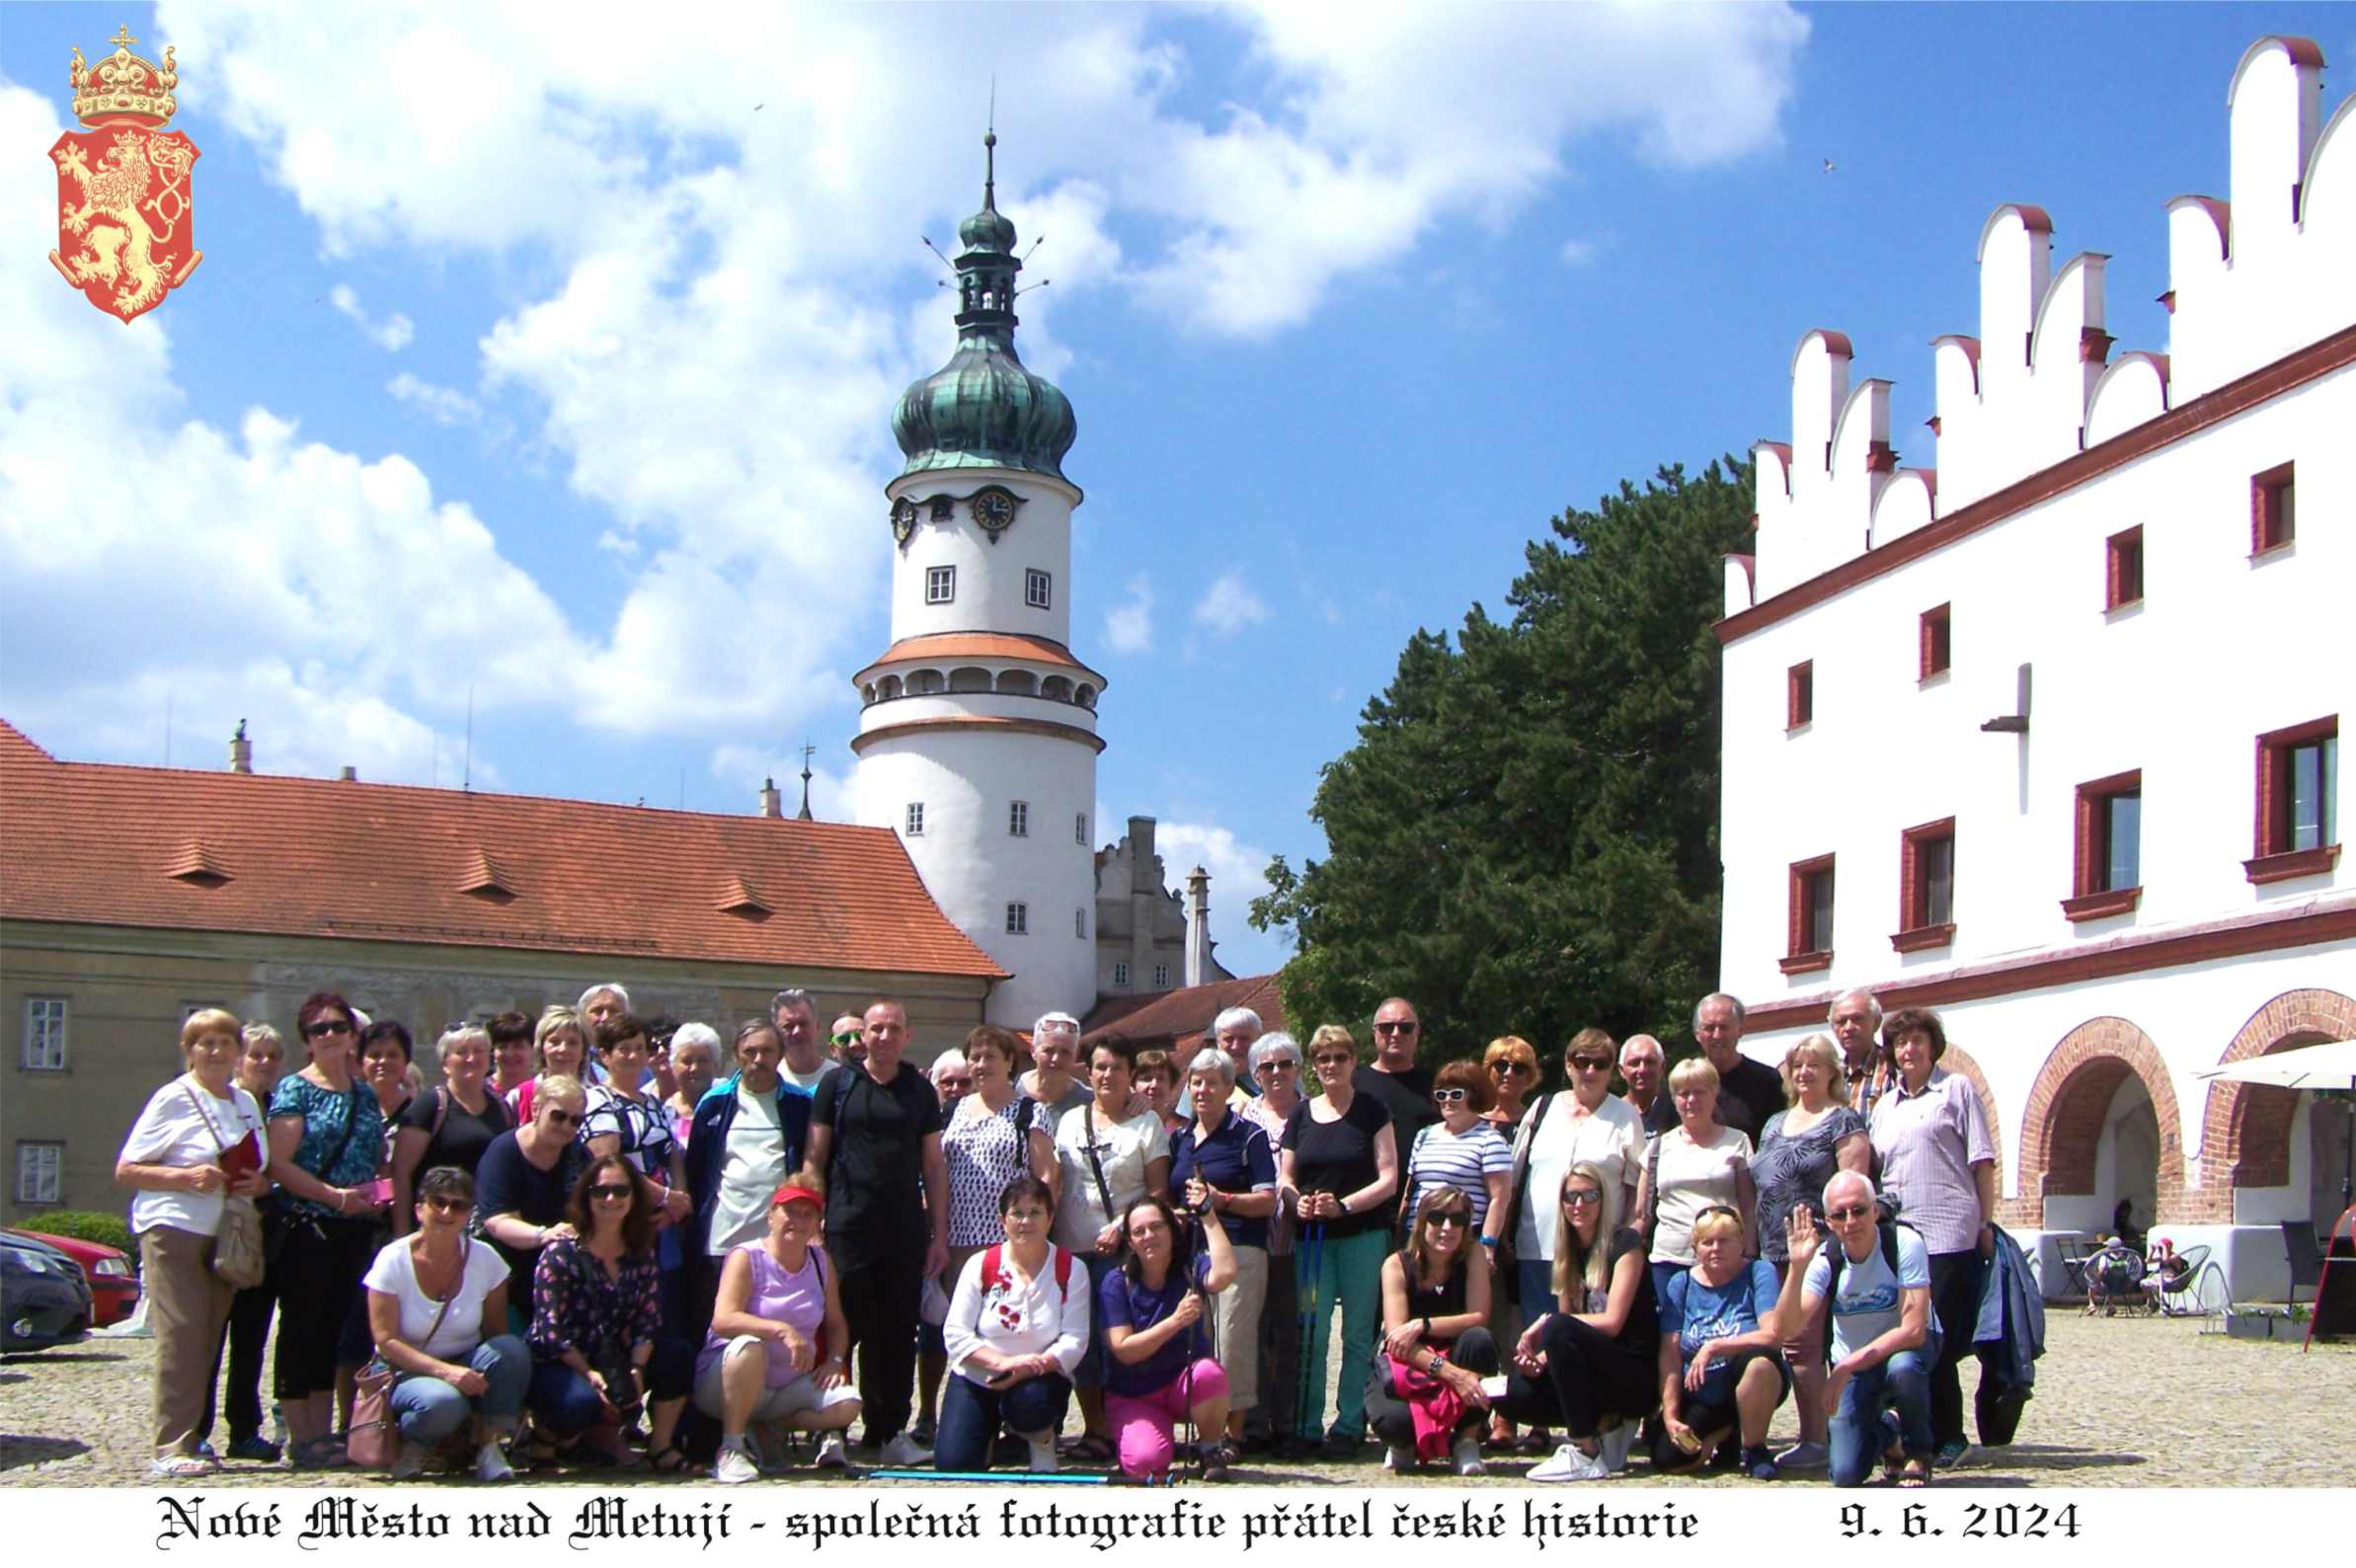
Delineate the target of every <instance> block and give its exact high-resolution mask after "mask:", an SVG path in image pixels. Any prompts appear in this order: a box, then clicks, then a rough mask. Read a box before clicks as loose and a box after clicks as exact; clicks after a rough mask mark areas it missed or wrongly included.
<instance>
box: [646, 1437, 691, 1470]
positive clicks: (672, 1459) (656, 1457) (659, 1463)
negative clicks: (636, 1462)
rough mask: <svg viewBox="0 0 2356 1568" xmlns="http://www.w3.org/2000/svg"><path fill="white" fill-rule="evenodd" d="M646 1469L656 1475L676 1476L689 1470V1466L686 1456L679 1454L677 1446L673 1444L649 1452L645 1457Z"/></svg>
mask: <svg viewBox="0 0 2356 1568" xmlns="http://www.w3.org/2000/svg"><path fill="white" fill-rule="evenodd" d="M646 1467H647V1468H648V1469H650V1470H652V1471H654V1472H655V1473H656V1474H657V1475H676V1474H678V1473H679V1472H680V1471H681V1470H684V1469H688V1468H690V1465H689V1463H688V1460H687V1455H685V1454H684V1453H681V1452H680V1451H679V1449H678V1445H677V1444H675V1443H673V1444H667V1445H665V1446H664V1447H662V1448H660V1449H654V1450H649V1451H648V1453H647V1456H646Z"/></svg>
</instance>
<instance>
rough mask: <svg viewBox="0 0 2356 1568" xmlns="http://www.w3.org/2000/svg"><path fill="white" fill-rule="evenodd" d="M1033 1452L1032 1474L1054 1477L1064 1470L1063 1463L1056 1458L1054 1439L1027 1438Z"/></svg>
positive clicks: (1026, 1441)
mask: <svg viewBox="0 0 2356 1568" xmlns="http://www.w3.org/2000/svg"><path fill="white" fill-rule="evenodd" d="M1024 1442H1025V1443H1026V1444H1027V1445H1028V1447H1029V1448H1030V1450H1031V1473H1032V1474H1033V1475H1054V1474H1056V1473H1057V1472H1058V1471H1060V1470H1061V1469H1062V1468H1063V1461H1062V1460H1060V1459H1059V1458H1057V1457H1056V1444H1055V1440H1054V1439H1052V1438H1027V1439H1025V1440H1024Z"/></svg>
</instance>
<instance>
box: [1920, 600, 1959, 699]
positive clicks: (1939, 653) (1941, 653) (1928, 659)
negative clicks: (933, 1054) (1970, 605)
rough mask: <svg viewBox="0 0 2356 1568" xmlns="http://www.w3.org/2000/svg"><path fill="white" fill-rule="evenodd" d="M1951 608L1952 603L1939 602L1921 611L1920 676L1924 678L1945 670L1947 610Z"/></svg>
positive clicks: (1947, 636)
mask: <svg viewBox="0 0 2356 1568" xmlns="http://www.w3.org/2000/svg"><path fill="white" fill-rule="evenodd" d="M1952 608H1953V606H1952V605H1948V604H1941V605H1940V606H1939V607H1938V608H1937V609H1934V610H1924V612H1923V638H1922V642H1923V660H1922V675H1921V677H1920V678H1922V679H1924V680H1928V679H1929V678H1930V677H1931V676H1933V675H1943V674H1945V673H1946V672H1947V656H1948V654H1949V652H1950V648H1949V616H1948V613H1947V612H1948V611H1949V610H1950V609H1952Z"/></svg>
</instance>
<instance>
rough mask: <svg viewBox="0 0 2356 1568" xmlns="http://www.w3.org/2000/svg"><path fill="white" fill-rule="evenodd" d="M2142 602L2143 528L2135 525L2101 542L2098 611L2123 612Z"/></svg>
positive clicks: (2138, 524) (2141, 525)
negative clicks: (2126, 608)
mask: <svg viewBox="0 0 2356 1568" xmlns="http://www.w3.org/2000/svg"><path fill="white" fill-rule="evenodd" d="M2143 601H2144V528H2143V524H2142V523H2137V524H2136V525H2135V526H2134V527H2132V528H2125V529H2122V530H2120V531H2119V532H2117V533H2114V534H2112V535H2111V536H2110V537H2109V538H2108V539H2105V540H2104V541H2103V542H2102V607H2103V608H2104V609H2105V610H2115V609H2123V608H2125V607H2126V606H2127V605H2130V604H2141V603H2142V602H2143Z"/></svg>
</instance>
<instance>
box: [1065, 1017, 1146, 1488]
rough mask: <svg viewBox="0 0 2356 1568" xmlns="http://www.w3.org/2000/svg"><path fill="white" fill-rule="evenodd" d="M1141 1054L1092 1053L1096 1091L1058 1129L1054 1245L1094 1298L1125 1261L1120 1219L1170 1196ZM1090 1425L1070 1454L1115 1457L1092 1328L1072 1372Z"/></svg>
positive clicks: (1127, 1047)
mask: <svg viewBox="0 0 2356 1568" xmlns="http://www.w3.org/2000/svg"><path fill="white" fill-rule="evenodd" d="M1137 1059H1138V1052H1137V1047H1135V1046H1133V1045H1131V1044H1130V1043H1129V1042H1128V1040H1126V1039H1124V1038H1123V1037H1122V1036H1120V1035H1107V1036H1105V1037H1104V1038H1103V1039H1102V1040H1099V1041H1098V1042H1097V1043H1096V1045H1095V1046H1094V1048H1093V1049H1091V1050H1090V1052H1089V1053H1088V1082H1089V1086H1090V1087H1091V1088H1092V1089H1093V1090H1094V1091H1095V1092H1094V1093H1093V1094H1092V1095H1091V1096H1090V1097H1089V1098H1088V1099H1087V1100H1085V1101H1083V1102H1082V1103H1080V1104H1079V1105H1077V1106H1075V1107H1073V1108H1072V1109H1071V1110H1068V1111H1066V1112H1064V1113H1063V1119H1062V1120H1061V1121H1060V1122H1058V1123H1057V1124H1056V1165H1057V1168H1058V1169H1059V1170H1060V1172H1061V1173H1062V1180H1061V1182H1060V1184H1059V1185H1060V1188H1061V1196H1060V1198H1059V1199H1058V1200H1057V1203H1056V1233H1055V1240H1056V1244H1057V1245H1058V1246H1060V1247H1062V1248H1063V1249H1064V1250H1066V1251H1068V1252H1070V1253H1072V1254H1073V1255H1075V1256H1077V1257H1079V1258H1081V1259H1083V1260H1085V1262H1086V1263H1087V1265H1088V1294H1090V1295H1091V1296H1094V1295H1095V1294H1096V1289H1097V1287H1098V1286H1099V1285H1100V1284H1102V1283H1103V1280H1104V1277H1105V1275H1106V1274H1107V1273H1109V1272H1110V1271H1111V1270H1112V1268H1113V1266H1114V1264H1115V1263H1116V1262H1117V1261H1118V1260H1119V1258H1120V1254H1121V1216H1122V1215H1124V1214H1126V1213H1128V1211H1129V1206H1130V1205H1131V1204H1134V1203H1136V1202H1137V1201H1138V1200H1139V1199H1140V1198H1144V1197H1147V1196H1151V1197H1156V1198H1167V1197H1168V1196H1169V1192H1170V1135H1169V1132H1168V1131H1167V1130H1166V1129H1165V1128H1163V1126H1162V1125H1161V1118H1160V1116H1158V1115H1157V1114H1155V1112H1154V1109H1153V1107H1151V1106H1150V1105H1147V1104H1146V1103H1145V1102H1144V1100H1143V1099H1142V1098H1140V1097H1139V1095H1138V1094H1137V1093H1136V1092H1135V1080H1134V1073H1135V1069H1136V1067H1137ZM1072 1381H1073V1382H1074V1383H1075V1384H1077V1385H1078V1387H1079V1391H1080V1415H1081V1417H1082V1418H1083V1420H1084V1421H1085V1422H1086V1424H1087V1431H1086V1432H1085V1433H1084V1434H1083V1435H1082V1437H1081V1439H1080V1442H1079V1446H1078V1447H1077V1448H1075V1449H1073V1450H1072V1452H1073V1453H1074V1454H1076V1455H1078V1456H1080V1457H1083V1458H1086V1459H1090V1460H1101V1459H1109V1458H1111V1457H1112V1454H1113V1443H1112V1433H1111V1431H1110V1430H1109V1429H1108V1428H1107V1427H1106V1425H1105V1419H1104V1395H1103V1391H1102V1390H1103V1385H1104V1331H1103V1329H1102V1327H1101V1326H1098V1327H1096V1328H1094V1329H1093V1330H1092V1331H1091V1332H1090V1334H1089V1336H1088V1352H1087V1354H1086V1355H1085V1356H1083V1357H1081V1358H1080V1363H1079V1365H1078V1366H1077V1367H1076V1368H1074V1369H1073V1371H1072Z"/></svg>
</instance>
